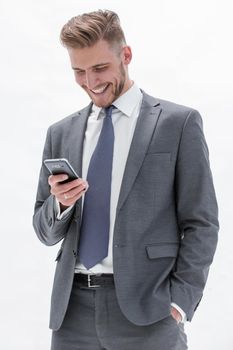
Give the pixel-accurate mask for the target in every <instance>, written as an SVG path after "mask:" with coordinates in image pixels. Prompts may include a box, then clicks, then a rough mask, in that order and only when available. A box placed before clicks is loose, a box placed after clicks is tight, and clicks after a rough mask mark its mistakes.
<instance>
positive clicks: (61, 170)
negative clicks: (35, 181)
mask: <svg viewBox="0 0 233 350" xmlns="http://www.w3.org/2000/svg"><path fill="white" fill-rule="evenodd" d="M44 165H45V166H46V168H47V169H48V171H49V172H50V174H51V175H58V174H67V175H68V176H69V178H68V179H67V180H64V181H61V182H62V183H65V182H69V181H72V180H75V179H78V178H79V176H78V174H77V173H76V171H75V170H74V169H73V167H72V165H71V164H70V163H69V161H68V160H67V159H65V158H61V159H45V160H44Z"/></svg>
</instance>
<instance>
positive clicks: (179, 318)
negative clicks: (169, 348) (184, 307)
mask: <svg viewBox="0 0 233 350" xmlns="http://www.w3.org/2000/svg"><path fill="white" fill-rule="evenodd" d="M171 316H172V317H173V318H174V319H175V320H176V322H177V323H180V322H181V321H182V316H181V314H180V312H179V311H178V310H176V309H175V308H174V307H173V306H172V307H171Z"/></svg>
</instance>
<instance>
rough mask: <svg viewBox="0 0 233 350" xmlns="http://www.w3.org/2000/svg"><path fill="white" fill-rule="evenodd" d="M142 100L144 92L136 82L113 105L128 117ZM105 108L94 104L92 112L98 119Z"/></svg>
mask: <svg viewBox="0 0 233 350" xmlns="http://www.w3.org/2000/svg"><path fill="white" fill-rule="evenodd" d="M141 100H142V92H141V90H140V89H139V87H138V86H137V85H136V84H135V83H134V84H133V85H132V86H131V88H129V90H127V91H126V92H125V93H124V94H123V95H121V96H120V97H118V98H117V99H116V100H115V101H114V102H113V105H114V106H115V107H116V108H117V109H118V110H119V111H121V112H122V113H123V114H124V115H126V116H127V117H130V116H131V115H132V114H133V111H134V109H135V108H136V106H138V104H139V103H140V102H141ZM102 111H103V109H102V108H101V107H98V106H96V105H94V104H93V105H92V113H93V114H94V115H95V117H96V119H98V118H99V116H100V114H102V113H101V112H102Z"/></svg>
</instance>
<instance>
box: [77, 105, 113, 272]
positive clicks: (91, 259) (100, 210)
mask: <svg viewBox="0 0 233 350" xmlns="http://www.w3.org/2000/svg"><path fill="white" fill-rule="evenodd" d="M113 108H115V107H114V106H113V105H111V106H109V107H108V108H106V109H105V118H104V121H103V126H102V130H101V133H100V136H99V139H98V142H97V145H96V148H95V150H94V152H93V154H92V157H91V160H90V163H89V168H88V173H87V182H88V184H89V188H88V190H87V192H86V194H85V199H84V205H83V214H82V224H81V231H80V239H79V247H78V255H79V260H80V262H81V263H82V264H83V265H84V266H85V267H86V268H87V269H90V268H91V267H93V266H95V265H96V264H97V263H99V262H100V261H101V260H103V259H104V258H106V257H107V256H108V243H109V226H110V198H111V179H112V159H113V148H114V129H113V125H112V110H113Z"/></svg>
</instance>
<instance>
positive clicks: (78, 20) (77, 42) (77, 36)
mask: <svg viewBox="0 0 233 350" xmlns="http://www.w3.org/2000/svg"><path fill="white" fill-rule="evenodd" d="M60 39H61V42H62V44H63V46H65V47H66V48H69V47H71V48H84V47H90V46H93V45H94V44H96V43H97V42H98V41H99V40H105V41H107V42H108V43H109V44H110V45H111V46H114V45H117V46H118V47H119V46H121V47H122V45H124V44H125V36H124V32H123V30H122V28H121V25H120V20H119V17H118V15H117V14H116V13H115V12H113V11H110V10H98V11H93V12H89V13H84V14H82V15H79V16H76V17H73V18H71V19H70V20H69V21H68V22H67V23H66V24H65V25H64V26H63V28H62V30H61V34H60Z"/></svg>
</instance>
